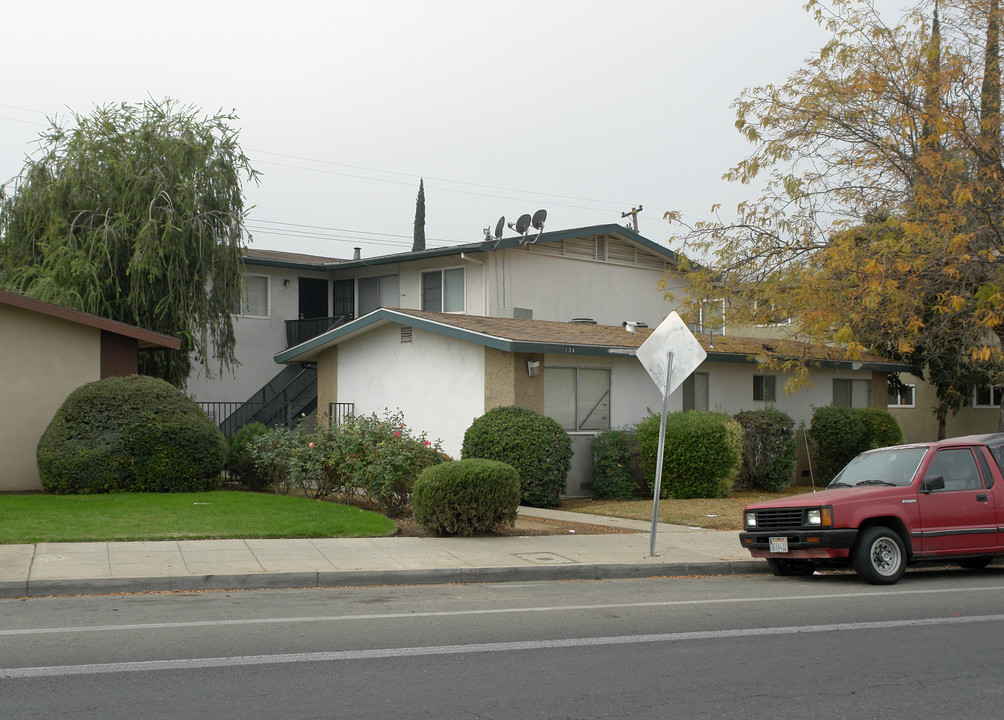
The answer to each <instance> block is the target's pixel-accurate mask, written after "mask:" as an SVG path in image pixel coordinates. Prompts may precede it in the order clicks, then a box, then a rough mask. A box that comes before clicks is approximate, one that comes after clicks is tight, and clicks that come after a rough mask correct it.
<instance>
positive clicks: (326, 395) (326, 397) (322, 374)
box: [317, 346, 351, 422]
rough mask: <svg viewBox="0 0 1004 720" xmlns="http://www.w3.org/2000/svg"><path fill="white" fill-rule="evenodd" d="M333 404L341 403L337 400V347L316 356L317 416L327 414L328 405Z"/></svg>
mask: <svg viewBox="0 0 1004 720" xmlns="http://www.w3.org/2000/svg"><path fill="white" fill-rule="evenodd" d="M335 402H341V400H339V399H338V347H337V346H336V347H332V348H328V349H327V350H323V351H321V352H320V353H319V354H318V356H317V414H318V415H324V414H325V413H327V412H328V405H329V403H335ZM346 402H351V401H346ZM330 420H331V419H330V418H328V421H329V422H330Z"/></svg>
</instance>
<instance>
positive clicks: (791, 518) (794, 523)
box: [756, 508, 802, 530]
mask: <svg viewBox="0 0 1004 720" xmlns="http://www.w3.org/2000/svg"><path fill="white" fill-rule="evenodd" d="M756 526H757V529H758V530H771V529H774V528H791V527H801V526H802V509H801V508H778V509H776V510H757V511H756Z"/></svg>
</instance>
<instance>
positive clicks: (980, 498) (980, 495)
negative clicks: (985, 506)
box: [976, 493, 987, 502]
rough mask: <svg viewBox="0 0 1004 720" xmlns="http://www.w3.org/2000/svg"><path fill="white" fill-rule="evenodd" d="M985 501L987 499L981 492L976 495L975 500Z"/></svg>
mask: <svg viewBox="0 0 1004 720" xmlns="http://www.w3.org/2000/svg"><path fill="white" fill-rule="evenodd" d="M986 501H987V496H986V495H984V494H983V493H980V494H979V495H977V496H976V502H986Z"/></svg>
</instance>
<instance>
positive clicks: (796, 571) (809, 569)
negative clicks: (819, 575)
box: [767, 558, 816, 577]
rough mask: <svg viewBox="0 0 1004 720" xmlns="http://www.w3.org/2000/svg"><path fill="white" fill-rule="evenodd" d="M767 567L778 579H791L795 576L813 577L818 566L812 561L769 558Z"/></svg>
mask: <svg viewBox="0 0 1004 720" xmlns="http://www.w3.org/2000/svg"><path fill="white" fill-rule="evenodd" d="M767 567H769V568H770V571H771V573H773V574H774V575H777V576H778V577H790V576H793V575H812V573H814V572H816V566H815V565H814V564H813V562H812V561H811V560H782V559H781V558H767Z"/></svg>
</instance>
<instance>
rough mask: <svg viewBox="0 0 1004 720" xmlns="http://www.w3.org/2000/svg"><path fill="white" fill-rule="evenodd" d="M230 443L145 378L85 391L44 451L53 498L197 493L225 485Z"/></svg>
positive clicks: (185, 403) (171, 390) (45, 437)
mask: <svg viewBox="0 0 1004 720" xmlns="http://www.w3.org/2000/svg"><path fill="white" fill-rule="evenodd" d="M226 456H227V441H226V439H225V438H224V437H223V433H221V432H220V429H219V428H218V427H216V425H215V424H214V423H213V421H212V420H210V419H209V416H208V415H206V414H205V413H204V412H202V410H200V409H199V406H198V405H196V404H195V402H193V401H192V400H190V399H189V398H188V397H186V396H185V394H184V393H182V392H181V391H180V390H178V389H177V388H175V387H173V386H172V385H169V384H168V383H166V382H164V381H163V380H158V379H156V378H152V377H146V376H143V375H131V376H129V377H113V378H105V379H104V380H99V381H98V382H93V383H88V384H86V385H83V386H81V387H79V388H77V389H76V390H74V391H73V392H72V393H70V395H69V397H67V398H66V400H65V401H64V402H63V404H62V406H61V407H60V408H59V410H57V411H56V415H55V417H54V418H53V419H52V422H51V423H49V426H48V427H47V428H46V429H45V432H44V433H42V438H41V440H39V443H38V451H37V458H38V473H39V476H40V477H41V479H42V488H43V489H45V490H46V491H48V492H53V493H67V494H72V493H104V492H191V491H201V490H211V489H214V488H215V487H217V485H218V483H219V476H220V472H221V471H222V470H223V466H224V462H225V460H226Z"/></svg>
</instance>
